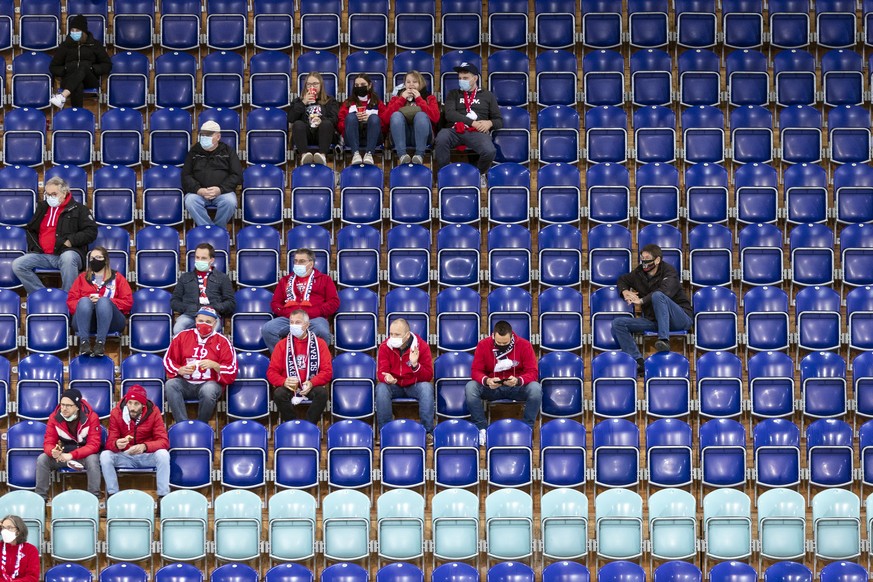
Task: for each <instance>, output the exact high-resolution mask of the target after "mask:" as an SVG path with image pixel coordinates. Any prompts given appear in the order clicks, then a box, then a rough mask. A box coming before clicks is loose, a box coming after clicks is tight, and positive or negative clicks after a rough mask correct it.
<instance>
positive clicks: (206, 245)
mask: <svg viewBox="0 0 873 582" xmlns="http://www.w3.org/2000/svg"><path fill="white" fill-rule="evenodd" d="M197 249H206V250H207V251H208V252H209V258H210V259H214V258H215V247H213V246H212V245H211V244H209V243H206V242H204V243H200V244H199V245H197V246H196V247H194V251H195V252H196V251H197Z"/></svg>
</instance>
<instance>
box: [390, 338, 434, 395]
mask: <svg viewBox="0 0 873 582" xmlns="http://www.w3.org/2000/svg"><path fill="white" fill-rule="evenodd" d="M412 335H413V336H415V341H417V342H418V368H417V369H413V368H412V366H410V365H409V350H407V351H405V352H403V354H402V355H401V353H400V350H399V349H396V348H389V347H388V342H387V341H384V342H382V345H380V346H379V353H378V355H377V357H376V381H377V382H384V381H385V374H391V375H392V376H394V377H395V378H396V379H397V385H398V386H400V387H401V388H406V387H407V386H412V385H413V384H416V383H418V382H432V381H433V356H431V354H430V346H429V345H427V342H426V341H424V340H423V339H421V338H420V337H419V336H417V335H415V334H412Z"/></svg>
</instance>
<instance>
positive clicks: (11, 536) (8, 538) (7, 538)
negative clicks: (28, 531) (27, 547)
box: [0, 529, 18, 544]
mask: <svg viewBox="0 0 873 582" xmlns="http://www.w3.org/2000/svg"><path fill="white" fill-rule="evenodd" d="M0 536H2V537H3V541H4V542H5V543H7V544H11V543H12V542H14V541H15V538H17V537H18V534H17V533H15V532H14V531H9V530H8V529H4V530H2V531H0Z"/></svg>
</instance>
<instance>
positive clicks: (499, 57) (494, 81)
mask: <svg viewBox="0 0 873 582" xmlns="http://www.w3.org/2000/svg"><path fill="white" fill-rule="evenodd" d="M529 70H530V61H529V60H528V58H527V55H525V54H524V53H523V52H521V51H517V50H510V49H505V50H498V51H495V52H493V53H491V55H489V57H488V85H487V86H488V88H489V90H490V91H491V92H492V93H494V95H495V96H496V97H497V103H498V104H499V105H502V106H515V107H524V106H526V105H527V102H528V90H529V87H528V85H529V79H528V71H529Z"/></svg>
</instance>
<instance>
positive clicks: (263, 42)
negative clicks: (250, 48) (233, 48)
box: [252, 0, 294, 54]
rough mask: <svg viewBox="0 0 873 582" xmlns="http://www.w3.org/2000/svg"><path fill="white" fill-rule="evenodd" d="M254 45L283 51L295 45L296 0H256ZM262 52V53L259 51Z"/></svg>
mask: <svg viewBox="0 0 873 582" xmlns="http://www.w3.org/2000/svg"><path fill="white" fill-rule="evenodd" d="M252 12H253V14H254V18H253V20H252V26H253V27H254V35H253V36H254V45H255V48H256V49H259V50H262V51H273V50H274V51H283V50H287V49H290V48H291V47H292V46H293V45H294V37H293V35H294V2H293V1H291V0H256V1H255V2H254V3H253V11H252ZM259 54H260V53H259Z"/></svg>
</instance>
